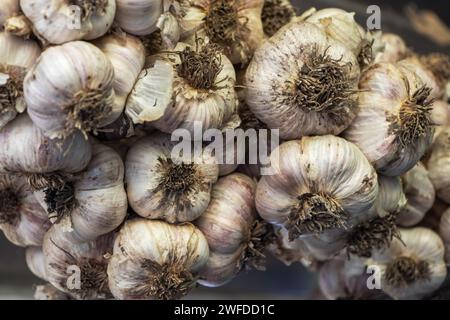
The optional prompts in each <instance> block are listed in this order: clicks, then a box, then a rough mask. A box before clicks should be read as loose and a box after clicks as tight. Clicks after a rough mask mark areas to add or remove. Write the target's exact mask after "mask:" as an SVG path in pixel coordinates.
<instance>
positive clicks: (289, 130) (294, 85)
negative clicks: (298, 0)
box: [244, 22, 360, 140]
mask: <svg viewBox="0 0 450 320" xmlns="http://www.w3.org/2000/svg"><path fill="white" fill-rule="evenodd" d="M359 74H360V70H359V66H358V61H357V59H356V57H355V55H354V54H353V53H352V52H351V51H350V50H349V49H348V48H347V47H345V46H344V45H342V44H341V43H339V42H337V41H334V40H332V39H328V38H327V36H326V34H325V32H324V31H322V30H321V29H319V28H318V27H316V26H315V25H314V24H311V23H307V22H291V23H290V24H288V25H286V26H284V27H283V28H282V29H281V30H280V31H278V32H277V33H276V34H275V35H274V36H273V37H272V38H270V39H269V40H267V41H266V42H265V43H264V44H263V45H262V46H261V47H260V48H259V49H258V50H257V51H256V52H255V56H254V57H253V59H252V61H251V63H250V65H249V66H248V68H247V72H246V77H245V83H244V85H245V86H246V103H247V104H248V106H249V107H250V110H251V111H252V112H253V113H254V114H255V115H256V117H257V118H258V119H259V120H261V121H262V122H264V123H265V124H266V125H267V126H268V127H269V128H271V129H279V130H280V137H281V138H282V139H285V140H292V139H298V138H300V137H302V136H306V135H326V134H334V135H337V134H339V133H341V132H342V131H343V130H344V129H345V128H347V127H348V126H349V125H350V123H351V121H352V120H353V119H354V117H355V116H356V111H357V110H356V102H357V95H356V94H355V93H356V90H357V88H358V79H359ZM325 91H326V92H329V93H330V94H328V95H326V96H320V95H319V96H318V95H317V94H316V92H325Z"/></svg>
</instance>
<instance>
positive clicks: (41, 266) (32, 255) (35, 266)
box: [25, 247, 47, 280]
mask: <svg viewBox="0 0 450 320" xmlns="http://www.w3.org/2000/svg"><path fill="white" fill-rule="evenodd" d="M25 261H26V263H27V266H28V269H30V271H31V272H32V273H33V274H34V275H35V276H36V277H38V278H41V279H42V280H46V278H47V271H46V269H45V256H44V251H43V250H42V247H28V248H27V249H26V251H25Z"/></svg>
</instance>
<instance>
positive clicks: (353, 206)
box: [256, 136, 378, 240]
mask: <svg viewBox="0 0 450 320" xmlns="http://www.w3.org/2000/svg"><path fill="white" fill-rule="evenodd" d="M270 158H271V165H272V170H273V173H274V174H273V175H270V176H269V175H268V176H263V177H262V178H261V180H260V181H259V183H258V187H257V192H256V208H257V210H258V212H259V214H260V215H261V217H262V218H264V219H265V220H267V221H268V222H270V223H272V224H275V225H284V226H285V227H286V228H287V229H288V230H289V238H290V240H294V239H296V238H297V237H299V236H300V235H308V234H321V233H323V232H324V231H325V230H328V229H335V228H347V227H348V226H349V222H351V221H353V220H354V219H355V217H358V215H361V214H364V212H365V211H367V210H368V209H369V208H370V207H372V205H373V204H374V202H375V199H376V197H377V194H378V185H377V174H376V172H375V170H374V169H373V167H372V166H371V165H370V164H369V162H368V161H367V159H366V158H365V157H364V155H363V154H362V153H361V151H360V150H359V149H358V148H357V147H356V146H355V145H354V144H352V143H349V142H347V141H345V140H344V139H342V138H338V137H334V136H319V137H303V138H302V139H301V140H300V141H290V142H285V143H283V144H282V145H280V146H279V147H278V148H277V149H275V150H274V151H273V152H272V154H271V156H270Z"/></svg>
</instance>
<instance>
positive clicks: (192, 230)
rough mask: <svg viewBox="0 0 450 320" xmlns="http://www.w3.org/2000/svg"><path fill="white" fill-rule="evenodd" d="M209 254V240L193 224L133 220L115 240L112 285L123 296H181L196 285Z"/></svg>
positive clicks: (111, 271) (125, 297) (115, 295)
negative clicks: (197, 277)
mask: <svg viewBox="0 0 450 320" xmlns="http://www.w3.org/2000/svg"><path fill="white" fill-rule="evenodd" d="M208 256H209V249H208V242H207V241H206V239H205V236H204V235H203V234H202V233H201V232H200V230H198V229H197V228H196V227H194V226H193V225H192V224H180V225H171V224H168V223H165V222H162V221H156V220H155V221H151V220H145V219H134V220H129V221H127V222H126V223H125V224H124V226H123V227H122V228H121V230H120V233H119V235H118V236H117V238H116V240H115V243H114V251H113V255H112V257H111V259H110V262H109V265H108V277H109V287H110V289H111V292H112V294H113V295H114V297H115V298H116V299H121V300H125V299H126V300H128V299H132V300H150V299H176V298H181V297H182V296H184V295H186V294H187V293H188V292H189V291H190V289H192V287H193V286H195V282H196V276H197V275H198V272H199V271H200V270H201V269H202V268H203V267H204V266H205V264H206V262H207V260H208Z"/></svg>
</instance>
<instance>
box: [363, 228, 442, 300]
mask: <svg viewBox="0 0 450 320" xmlns="http://www.w3.org/2000/svg"><path fill="white" fill-rule="evenodd" d="M400 233H401V239H402V240H401V241H400V240H398V239H394V241H393V242H392V243H391V245H390V246H389V248H387V249H385V250H382V251H376V252H374V253H373V255H372V259H370V260H369V261H367V262H366V265H370V266H372V267H375V268H378V271H379V272H380V276H381V289H382V290H383V291H384V292H385V293H387V294H388V295H389V296H391V297H392V298H394V299H421V298H424V297H426V296H427V295H430V294H431V293H433V292H434V291H435V290H436V289H438V288H439V287H440V286H441V284H442V283H443V282H444V280H445V278H446V276H447V268H446V266H445V263H444V244H443V243H442V240H441V238H440V237H439V236H438V235H437V234H436V233H435V232H433V231H431V230H429V229H425V228H414V229H403V230H401V231H400Z"/></svg>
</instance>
